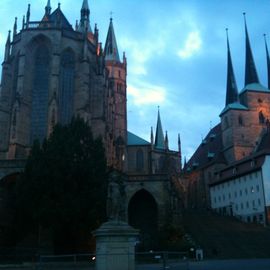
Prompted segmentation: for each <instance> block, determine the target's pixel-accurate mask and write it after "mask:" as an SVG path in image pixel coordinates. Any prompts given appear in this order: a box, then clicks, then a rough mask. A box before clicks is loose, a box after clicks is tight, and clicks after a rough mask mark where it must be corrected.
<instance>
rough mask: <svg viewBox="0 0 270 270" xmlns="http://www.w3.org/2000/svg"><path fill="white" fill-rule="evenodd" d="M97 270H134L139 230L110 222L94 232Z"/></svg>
mask: <svg viewBox="0 0 270 270" xmlns="http://www.w3.org/2000/svg"><path fill="white" fill-rule="evenodd" d="M93 235H94V236H95V237H96V270H134V269H135V244H136V241H137V237H138V235H139V230H135V229H133V228H132V227H130V226H129V225H128V224H127V223H125V222H122V221H108V222H106V223H104V224H102V225H101V227H100V228H99V229H97V230H96V231H94V233H93Z"/></svg>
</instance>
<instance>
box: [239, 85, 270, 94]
mask: <svg viewBox="0 0 270 270" xmlns="http://www.w3.org/2000/svg"><path fill="white" fill-rule="evenodd" d="M245 91H254V92H267V93H270V90H269V89H268V88H266V87H265V86H263V85H261V84H260V83H250V84H248V85H246V86H245V87H244V88H243V89H242V90H241V92H240V94H242V93H243V92H245Z"/></svg>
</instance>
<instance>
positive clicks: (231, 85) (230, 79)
mask: <svg viewBox="0 0 270 270" xmlns="http://www.w3.org/2000/svg"><path fill="white" fill-rule="evenodd" d="M226 34H227V51H228V59H227V91H226V104H225V105H226V106H227V105H228V104H231V103H234V102H237V101H238V91H237V85H236V81H235V76H234V71H233V65H232V58H231V50H230V44H229V36H228V29H227V28H226Z"/></svg>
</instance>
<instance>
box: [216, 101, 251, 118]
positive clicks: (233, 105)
mask: <svg viewBox="0 0 270 270" xmlns="http://www.w3.org/2000/svg"><path fill="white" fill-rule="evenodd" d="M231 109H232V110H248V108H247V107H246V106H244V105H242V104H240V103H239V102H234V103H231V104H228V105H227V106H226V107H225V108H224V109H223V110H222V112H221V113H220V115H219V116H221V115H222V114H224V113H225V112H227V111H228V110H231Z"/></svg>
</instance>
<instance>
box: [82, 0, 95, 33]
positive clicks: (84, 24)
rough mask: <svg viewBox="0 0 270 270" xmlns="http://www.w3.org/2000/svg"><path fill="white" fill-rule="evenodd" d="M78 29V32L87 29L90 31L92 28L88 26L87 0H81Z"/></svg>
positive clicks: (88, 11)
mask: <svg viewBox="0 0 270 270" xmlns="http://www.w3.org/2000/svg"><path fill="white" fill-rule="evenodd" d="M79 31H80V32H86V31H88V32H91V33H92V29H91V26H90V9H89V5H88V0H83V3H82V8H81V19H80V26H79Z"/></svg>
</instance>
